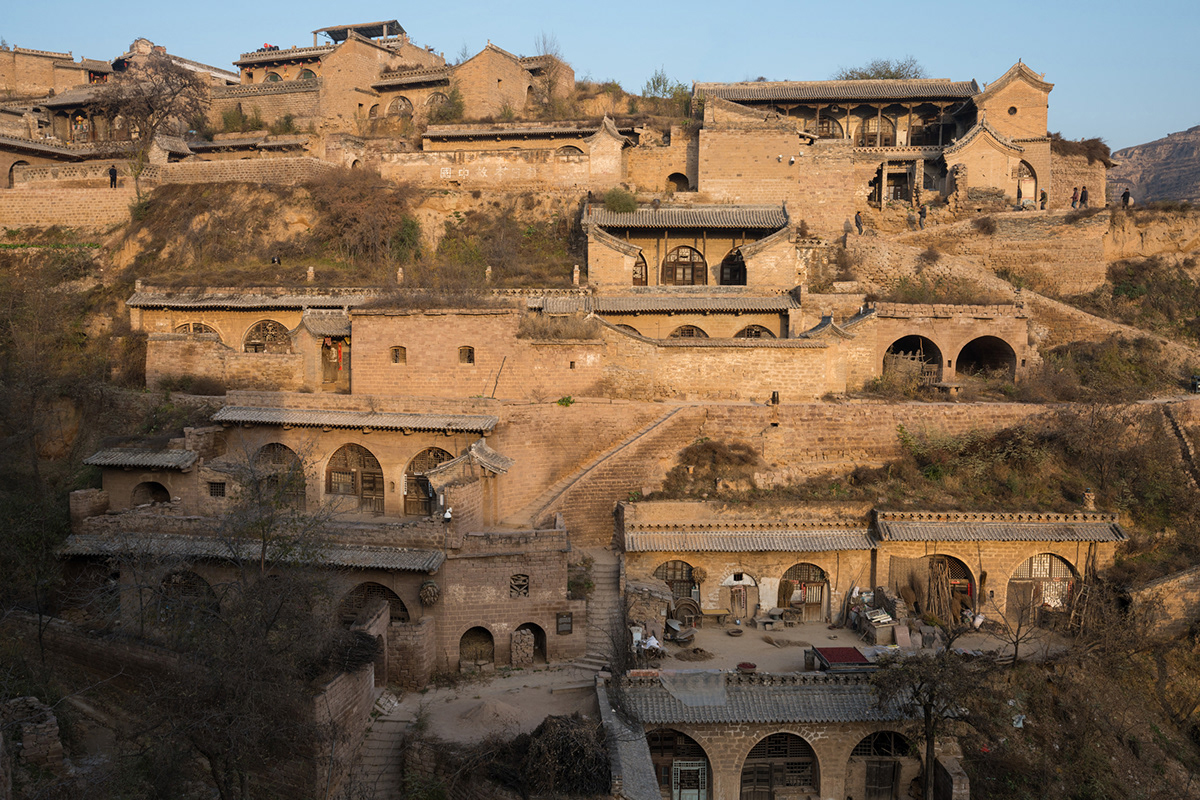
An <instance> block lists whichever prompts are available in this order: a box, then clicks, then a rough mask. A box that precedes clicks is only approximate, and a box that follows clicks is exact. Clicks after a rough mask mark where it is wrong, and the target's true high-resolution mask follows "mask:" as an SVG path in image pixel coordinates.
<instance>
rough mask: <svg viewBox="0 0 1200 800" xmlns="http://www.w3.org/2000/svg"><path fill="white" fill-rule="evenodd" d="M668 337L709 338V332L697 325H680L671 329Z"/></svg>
mask: <svg viewBox="0 0 1200 800" xmlns="http://www.w3.org/2000/svg"><path fill="white" fill-rule="evenodd" d="M667 338H668V339H707V338H708V334H707V333H705V332H704V331H703V330H701V329H700V328H697V327H696V326H695V325H680V326H679V327H678V328H676V329H675V330H673V331H671V334H670V335H669V336H668V337H667Z"/></svg>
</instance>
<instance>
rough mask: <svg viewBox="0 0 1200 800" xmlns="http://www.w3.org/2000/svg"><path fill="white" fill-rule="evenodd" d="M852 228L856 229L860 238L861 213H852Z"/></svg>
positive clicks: (861, 227) (861, 228) (861, 230)
mask: <svg viewBox="0 0 1200 800" xmlns="http://www.w3.org/2000/svg"><path fill="white" fill-rule="evenodd" d="M854 227H856V228H858V235H859V236H862V232H863V221H862V212H861V211H855V212H854Z"/></svg>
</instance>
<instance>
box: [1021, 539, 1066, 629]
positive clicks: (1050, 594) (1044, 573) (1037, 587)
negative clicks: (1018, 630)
mask: <svg viewBox="0 0 1200 800" xmlns="http://www.w3.org/2000/svg"><path fill="white" fill-rule="evenodd" d="M1075 581H1076V575H1075V569H1074V568H1073V567H1072V566H1071V564H1070V562H1068V561H1067V560H1066V559H1064V558H1062V557H1061V556H1056V555H1054V554H1053V553H1039V554H1038V555H1036V556H1033V557H1032V558H1029V559H1027V560H1026V561H1025V562H1024V563H1022V564H1021V565H1020V566H1019V567H1017V568H1016V570H1015V571H1014V572H1013V574H1012V577H1011V578H1009V580H1008V608H1007V610H1006V612H1005V616H1007V617H1008V618H1009V623H1010V624H1015V623H1016V622H1018V621H1020V622H1021V623H1022V624H1025V625H1028V624H1032V623H1034V622H1036V621H1037V620H1036V619H1035V617H1036V616H1037V612H1038V611H1041V610H1043V609H1045V610H1048V611H1061V610H1063V609H1065V608H1069V607H1070V603H1071V600H1072V598H1073V596H1074V592H1075Z"/></svg>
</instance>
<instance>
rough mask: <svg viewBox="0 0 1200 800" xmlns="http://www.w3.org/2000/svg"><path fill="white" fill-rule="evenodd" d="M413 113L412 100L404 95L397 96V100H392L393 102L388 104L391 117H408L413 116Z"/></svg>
mask: <svg viewBox="0 0 1200 800" xmlns="http://www.w3.org/2000/svg"><path fill="white" fill-rule="evenodd" d="M412 113H413V105H412V101H411V100H409V99H408V98H407V97H403V96H401V97H397V98H396V99H395V100H393V101H392V104H391V105H389V106H388V116H389V117H400V118H401V119H408V118H410V117H412Z"/></svg>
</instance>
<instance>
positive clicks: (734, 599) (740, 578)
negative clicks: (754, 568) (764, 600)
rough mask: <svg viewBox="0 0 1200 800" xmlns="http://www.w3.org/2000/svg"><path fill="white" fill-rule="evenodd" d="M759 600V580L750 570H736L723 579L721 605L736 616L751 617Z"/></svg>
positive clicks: (738, 617)
mask: <svg viewBox="0 0 1200 800" xmlns="http://www.w3.org/2000/svg"><path fill="white" fill-rule="evenodd" d="M758 602H759V600H758V581H756V580H754V577H753V576H752V575H751V574H750V573H749V572H734V573H732V574H731V575H730V576H729V577H727V578H726V579H725V580H723V581H721V606H722V607H724V608H728V609H729V613H731V614H733V616H734V617H735V618H737V619H749V618H750V616H751V615H752V614H753V613H754V612H755V610H757V609H758Z"/></svg>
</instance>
